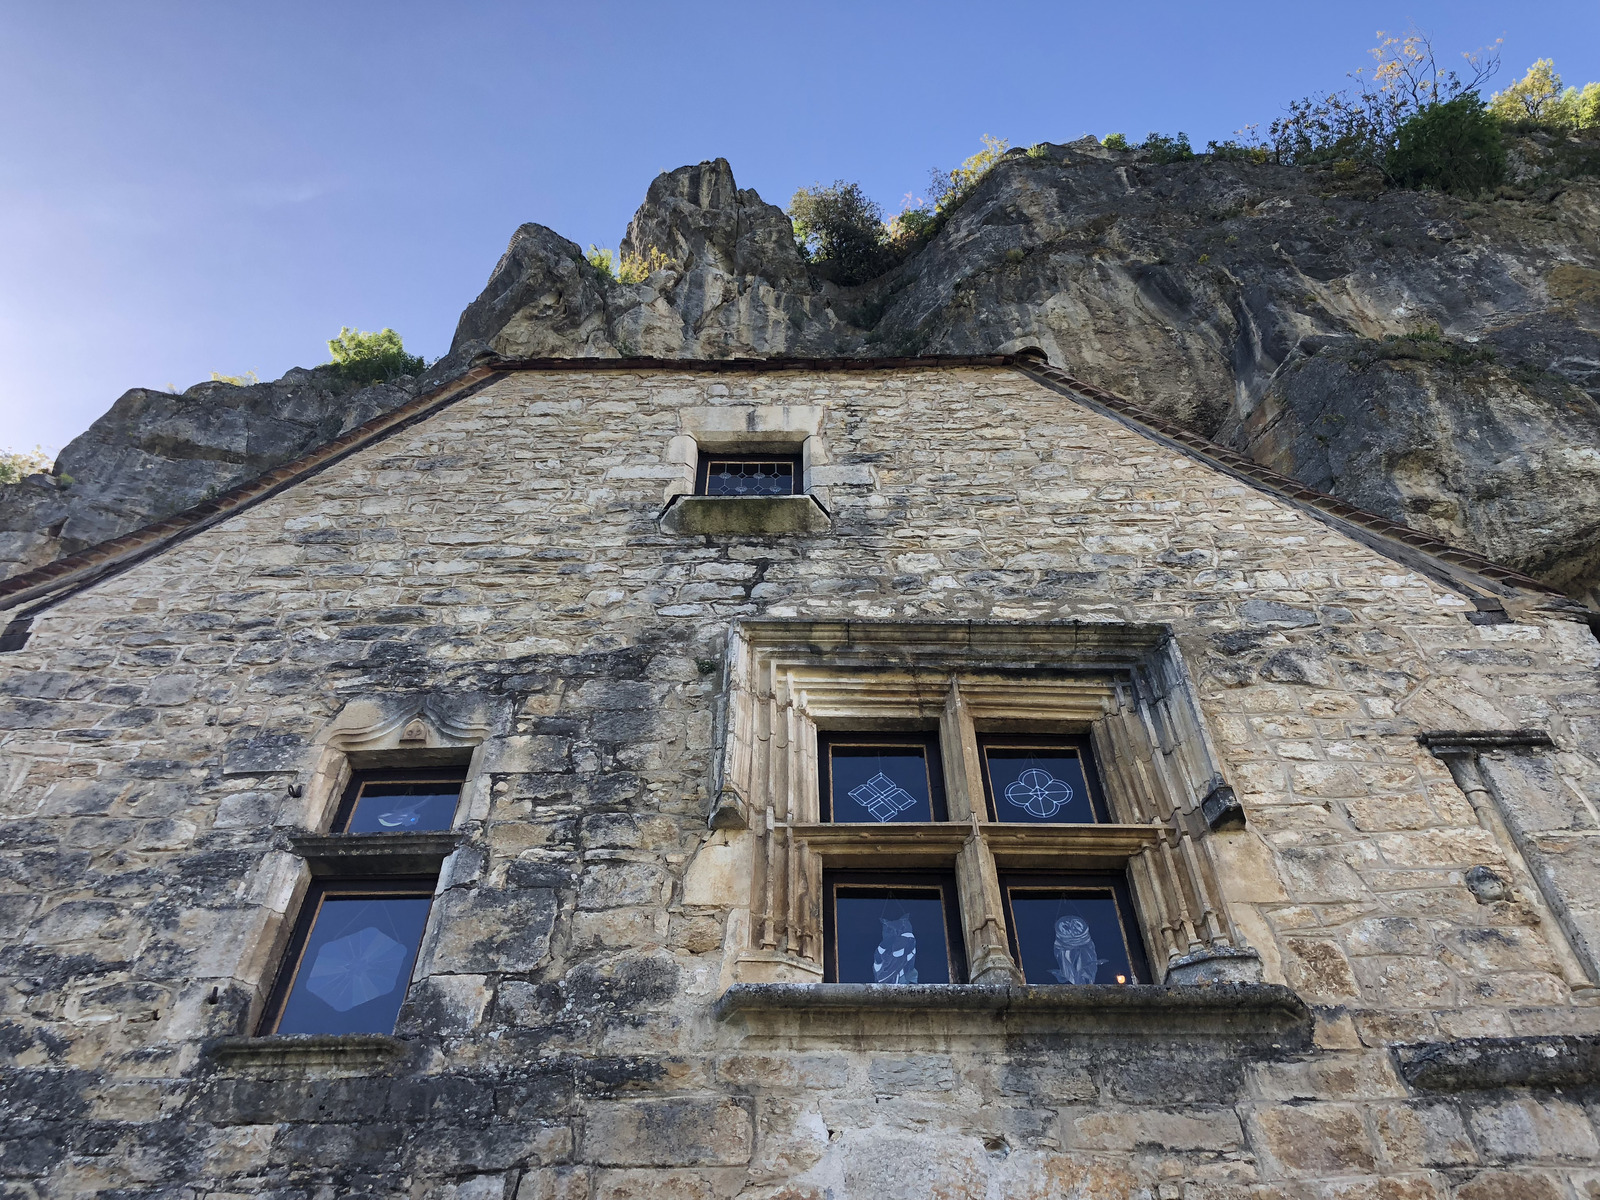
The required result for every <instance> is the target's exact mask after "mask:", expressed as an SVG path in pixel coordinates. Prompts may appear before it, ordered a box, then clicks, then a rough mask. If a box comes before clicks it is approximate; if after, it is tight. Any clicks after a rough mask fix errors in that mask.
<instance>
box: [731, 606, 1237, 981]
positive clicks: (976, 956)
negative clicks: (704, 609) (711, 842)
mask: <svg viewBox="0 0 1600 1200" xmlns="http://www.w3.org/2000/svg"><path fill="white" fill-rule="evenodd" d="M726 683H727V704H726V708H725V711H724V713H723V717H722V720H723V725H722V729H721V731H720V733H721V738H722V743H723V744H722V753H721V755H720V757H719V774H718V778H717V780H716V787H715V791H714V800H713V804H712V812H711V815H710V823H711V825H712V826H713V827H714V828H722V829H726V830H730V831H733V830H744V831H746V832H745V833H744V834H742V835H739V834H735V835H733V836H735V837H740V838H742V839H743V840H744V853H743V854H741V855H740V856H739V858H740V859H742V860H744V861H747V862H748V867H747V871H748V875H749V879H748V883H749V895H750V904H749V908H748V912H747V920H748V929H747V930H746V931H744V932H743V933H742V934H740V935H738V936H739V938H740V940H741V941H742V942H743V944H742V946H741V947H740V948H739V950H738V952H737V955H736V961H735V962H734V964H733V972H732V974H733V978H734V980H735V981H736V982H752V983H753V982H781V981H788V982H805V981H812V982H824V981H833V980H838V981H841V982H867V981H869V977H870V980H871V981H874V982H896V981H898V982H907V983H909V982H912V981H913V980H912V979H911V978H910V977H909V973H907V972H905V971H904V970H902V969H901V968H900V967H898V966H897V965H896V963H897V962H899V963H903V962H904V961H905V959H906V957H907V955H908V954H910V953H911V952H912V950H913V943H914V949H915V955H914V958H915V962H916V964H917V966H916V971H915V974H916V980H915V981H916V982H929V981H931V977H937V978H938V979H939V980H940V981H943V979H944V977H946V976H948V978H949V980H950V981H951V982H970V983H977V984H1022V983H1024V982H1027V983H1029V984H1071V983H1084V982H1091V981H1092V982H1099V983H1112V984H1115V983H1116V982H1118V976H1121V981H1122V982H1125V983H1133V982H1141V983H1142V982H1155V983H1186V982H1201V981H1210V980H1228V981H1233V980H1237V981H1255V980H1259V978H1260V962H1259V959H1258V957H1257V956H1256V954H1255V952H1254V951H1253V950H1251V949H1250V948H1249V946H1248V945H1247V944H1246V943H1245V940H1244V938H1243V936H1242V935H1241V933H1240V931H1239V929H1238V928H1237V926H1236V925H1235V924H1234V922H1233V921H1232V920H1231V918H1230V916H1229V913H1228V911H1227V905H1226V902H1225V900H1224V898H1223V896H1222V893H1221V890H1220V888H1219V886H1218V880H1217V872H1216V868H1215V865H1214V863H1213V861H1212V856H1211V853H1210V850H1209V847H1208V845H1207V841H1208V836H1209V834H1210V832H1211V830H1212V829H1213V828H1216V827H1221V826H1223V825H1226V824H1228V823H1231V822H1236V821H1238V820H1239V819H1240V816H1239V810H1238V806H1237V804H1236V803H1235V802H1233V801H1232V794H1231V790H1230V789H1229V788H1228V787H1227V785H1226V783H1225V782H1224V780H1223V777H1222V773H1221V771H1220V769H1219V765H1218V760H1217V756H1216V754H1215V751H1214V749H1213V748H1212V745H1211V741H1210V739H1209V737H1208V736H1207V735H1206V732H1205V729H1204V726H1203V723H1202V722H1201V719H1200V715H1199V709H1198V706H1197V705H1196V703H1195V701H1194V697H1193V691H1192V685H1191V684H1190V682H1189V679H1188V675H1187V672H1186V671H1185V670H1184V668H1183V664H1182V661H1181V659H1180V657H1179V656H1178V653H1177V649H1176V646H1175V644H1174V642H1173V640H1172V638H1171V636H1170V634H1169V633H1168V631H1167V630H1165V629H1164V628H1161V627H1150V626H1128V625H1083V624H1072V623H1061V624H1049V623H1037V624H1008V623H1002V622H993V623H951V624H944V623H927V624H920V623H905V622H833V621H828V622H794V621H767V620H760V621H749V622H743V623H741V624H739V625H738V626H736V627H735V629H734V631H733V633H732V635H731V638H730V645H729V647H728V653H727V664H726ZM947 928H948V929H951V930H954V931H955V932H954V933H950V934H946V933H945V930H946V929H947ZM896 949H901V950H903V951H904V953H902V954H900V955H898V956H897V955H896V954H895V953H894V952H895V950H896ZM930 949H931V951H932V952H930Z"/></svg>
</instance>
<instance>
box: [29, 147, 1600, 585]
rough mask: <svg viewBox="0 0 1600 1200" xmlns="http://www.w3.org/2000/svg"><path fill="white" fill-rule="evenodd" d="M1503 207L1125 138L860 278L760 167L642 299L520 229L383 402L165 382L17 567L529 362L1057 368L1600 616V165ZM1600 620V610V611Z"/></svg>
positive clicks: (1529, 151)
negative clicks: (960, 359)
mask: <svg viewBox="0 0 1600 1200" xmlns="http://www.w3.org/2000/svg"><path fill="white" fill-rule="evenodd" d="M1513 162H1514V165H1515V169H1516V173H1517V178H1516V185H1515V186H1513V187H1509V188H1505V189H1502V191H1501V193H1500V195H1499V196H1498V197H1497V198H1494V199H1483V200H1477V201H1464V200H1460V199H1455V198H1451V197H1447V196H1439V195H1433V194H1424V193H1417V192H1401V191H1392V190H1386V189H1385V188H1384V187H1383V186H1382V183H1381V180H1379V179H1377V178H1376V177H1374V176H1371V175H1366V174H1362V173H1359V172H1358V173H1354V174H1349V173H1345V172H1339V171H1334V170H1318V169H1303V168H1296V167H1276V166H1270V165H1259V164H1253V163H1247V162H1228V161H1219V160H1215V159H1211V158H1202V159H1197V160H1194V161H1191V162H1186V163H1174V164H1166V165H1156V164H1154V163H1152V162H1150V161H1148V160H1147V159H1146V158H1145V157H1144V156H1143V155H1141V154H1140V153H1137V152H1116V151H1108V150H1105V149H1103V148H1102V147H1100V146H1099V145H1098V143H1096V142H1094V141H1093V139H1085V140H1083V141H1081V142H1076V143H1072V144H1069V145H1061V146H1047V147H1043V148H1041V149H1040V150H1036V151H1035V152H1034V153H1032V154H1024V153H1022V152H1020V151H1013V152H1012V153H1011V154H1009V155H1008V156H1006V157H1005V158H1004V159H1003V160H1002V161H1001V162H1000V163H999V164H998V166H997V167H996V168H995V169H994V170H993V171H992V172H991V173H990V174H989V176H988V177H987V178H986V179H985V180H984V181H983V182H982V184H981V185H980V186H979V187H978V188H977V190H976V191H975V192H974V193H973V194H972V195H971V197H970V198H969V199H968V200H967V201H966V203H965V204H963V205H962V206H961V207H960V208H959V209H957V210H956V211H955V212H954V213H953V214H952V215H951V217H950V219H949V220H948V221H946V222H945V223H944V225H943V226H942V228H940V230H939V232H938V233H937V235H936V236H935V237H934V238H933V239H932V240H931V241H930V242H929V243H928V244H927V245H925V246H924V247H922V248H921V249H920V250H919V251H918V252H916V253H915V254H913V255H912V256H911V257H909V258H908V259H907V260H906V261H904V262H903V263H901V264H900V265H899V266H898V267H897V268H895V269H894V270H892V271H890V272H889V273H888V274H886V275H884V276H883V277H881V278H879V279H877V280H874V281H872V282H870V283H867V284H863V285H860V286H857V287H840V286H838V285H836V284H835V283H834V282H831V280H830V274H829V272H828V270H827V265H826V264H811V263H808V262H807V261H806V260H805V258H804V257H803V256H802V255H801V254H800V253H799V251H798V250H797V249H796V247H795V244H794V239H793V236H792V232H791V229H790V226H789V221H788V219H787V217H785V216H784V214H783V212H782V211H781V210H780V209H778V208H776V207H775V206H773V205H770V204H767V203H766V202H764V201H763V200H762V199H761V197H760V196H758V195H757V194H756V193H755V192H753V191H750V190H748V189H740V188H738V187H737V185H736V184H735V182H734V178H733V173H732V171H731V169H730V168H729V166H728V164H727V163H726V162H725V161H723V160H721V159H718V160H716V161H715V162H707V163H701V164H699V165H697V166H692V167H683V168H680V169H679V170H677V171H673V172H670V173H668V174H664V175H661V176H659V177H658V178H657V179H656V180H655V181H654V183H652V184H651V186H650V190H649V193H648V195H647V196H646V198H645V202H644V204H643V205H642V206H641V208H640V209H639V211H638V213H637V214H636V215H635V217H634V219H633V221H632V223H631V224H630V225H629V227H628V232H627V237H626V239H625V241H624V243H623V250H624V252H625V253H626V252H628V251H643V250H647V249H655V250H659V251H661V252H662V253H664V254H665V255H666V257H667V259H668V260H669V261H670V263H671V265H670V266H668V267H665V268H663V269H660V270H658V271H656V272H655V273H654V274H652V275H651V276H650V278H649V279H648V280H647V281H645V282H642V283H638V284H623V283H618V282H615V281H613V280H611V279H609V278H607V277H606V276H605V275H603V274H601V273H600V272H598V271H597V270H595V269H594V268H593V267H591V266H590V265H589V264H588V263H587V262H585V261H584V259H583V255H582V253H581V251H580V248H579V247H578V246H577V245H575V244H574V243H572V242H569V241H567V240H566V239H565V238H562V237H560V236H559V235H558V234H556V233H555V232H553V231H552V230H549V229H547V228H545V227H543V226H540V225H531V224H530V225H524V226H522V227H521V228H520V229H518V230H517V231H516V233H515V234H514V235H513V237H512V239H511V245H510V247H509V248H508V249H507V251H506V253H505V255H504V257H502V259H501V260H500V262H499V264H498V265H497V266H496V267H495V270H494V272H493V274H492V275H491V277H490V279H489V283H488V285H487V286H486V287H485V289H484V291H483V294H482V295H481V296H479V297H478V299H477V300H475V301H473V302H472V304H470V305H469V306H468V307H467V309H466V311H465V312H464V313H463V314H462V316H461V320H460V324H459V326H458V328H457V331H456V336H455V341H454V343H453V345H452V348H451V353H450V355H449V356H447V358H445V359H444V360H441V362H440V363H439V364H436V366H435V367H434V368H433V369H432V370H430V372H429V373H428V376H427V377H425V378H423V379H420V380H402V381H399V382H398V383H397V384H395V385H390V386H385V387H381V388H375V389H366V390H363V391H357V392H341V391H339V390H337V388H336V387H333V386H331V380H330V379H329V377H328V376H327V374H326V373H325V372H318V371H310V372H307V371H297V372H291V373H290V374H289V375H287V376H285V377H284V378H283V379H282V380H279V381H278V382H276V383H272V384H261V385H258V386H255V387H249V388H232V387H229V386H227V385H223V384H201V385H199V386H198V387H196V388H192V389H190V390H189V391H188V392H186V393H184V394H183V395H182V396H171V395H168V394H166V393H157V392H147V391H143V390H135V391H132V392H129V393H128V394H127V395H125V396H123V397H122V399H120V400H119V401H118V402H117V404H116V405H115V406H113V408H112V410H111V412H109V413H108V414H107V415H106V416H105V417H102V418H101V419H100V420H99V421H97V422H96V423H95V424H94V426H93V427H91V429H90V430H89V431H88V432H87V433H85V434H84V435H83V437H81V438H79V439H77V440H76V441H74V442H73V443H72V444H71V445H70V446H68V447H67V449H66V451H65V452H63V454H62V456H61V460H60V462H59V463H58V465H57V471H58V472H62V473H66V474H70V475H72V476H74V482H73V483H72V485H71V486H70V487H69V488H66V489H64V490H63V489H62V488H60V487H59V486H58V485H57V483H54V482H52V481H51V480H48V479H44V478H42V477H34V479H32V480H30V481H27V482H25V483H23V484H20V485H16V486H13V487H11V488H6V489H0V531H4V532H0V569H4V570H8V571H12V570H16V569H19V568H21V567H23V566H27V565H33V564H35V563H37V562H41V561H46V560H48V558H50V557H53V556H55V555H57V554H60V553H65V552H68V551H70V550H73V549H77V548H80V547H81V546H83V545H85V544H88V543H90V542H93V541H95V540H98V539H100V538H102V537H106V536H110V535H111V534H113V533H116V532H120V531H122V530H125V529H128V528H132V527H134V526H137V525H139V524H141V523H143V522H145V521H148V520H151V519H153V518H156V517H159V516H161V515H164V514H166V513H168V512H172V511H175V510H177V509H179V508H182V507H184V506H186V505H188V504H191V503H194V502H195V501H196V500H199V499H201V498H202V497H203V496H204V495H205V494H206V493H207V491H208V489H220V488H223V487H226V486H229V485H231V484H232V483H234V482H238V481H240V480H242V479H244V478H246V477H248V476H250V475H252V474H255V473H257V472H259V471H261V470H264V469H266V468H267V467H269V466H271V465H273V464H275V463H276V462H280V461H283V460H285V459H287V458H290V457H293V456H294V455H296V454H299V453H301V452H303V451H304V450H305V449H308V448H309V447H310V446H312V445H315V444H317V443H318V441H320V440H325V439H327V438H328V437H331V436H335V435H336V434H337V432H339V431H340V430H341V429H344V428H349V427H351V426H353V425H355V424H358V423H360V421H363V420H365V419H367V418H368V417H370V416H372V415H374V414H375V413H376V412H378V411H382V410H383V409H385V408H388V407H391V406H393V405H394V404H395V403H398V402H399V401H400V400H402V399H404V398H405V397H406V396H408V395H410V394H414V392H415V391H416V390H417V389H419V388H422V387H427V386H431V385H432V383H433V382H435V381H437V380H439V379H442V378H444V377H446V376H448V375H449V374H451V373H453V372H456V371H459V370H460V369H462V368H463V367H464V365H465V364H466V363H467V362H469V361H471V360H472V359H473V358H474V357H475V356H477V355H479V354H482V353H484V352H486V351H488V352H493V353H496V354H500V355H504V356H508V357H530V356H546V355H558V356H574V355H588V356H602V357H614V356H629V355H652V356H660V357H669V358H677V357H709V358H721V357H728V356H739V355H755V356H770V355H905V354H919V353H969V352H970V353H979V352H993V351H1007V350H1015V349H1020V348H1022V347H1026V346H1037V347H1039V348H1041V349H1043V350H1045V351H1046V352H1047V353H1048V354H1049V356H1050V358H1051V360H1052V361H1054V362H1056V363H1057V364H1061V365H1065V366H1066V367H1067V368H1068V369H1070V370H1071V371H1073V372H1074V373H1076V374H1077V375H1079V376H1080V377H1082V378H1084V379H1086V380H1088V381H1090V382H1093V383H1096V384H1099V385H1101V386H1103V387H1106V388H1109V389H1111V390H1113V391H1117V392H1120V393H1122V394H1124V395H1126V396H1128V397H1130V398H1132V399H1134V400H1137V401H1138V402H1140V403H1142V404H1144V405H1147V406H1149V407H1151V408H1154V409H1156V410H1158V411H1160V412H1162V413H1164V414H1165V415H1167V416H1169V417H1171V418H1173V419H1175V420H1177V421H1180V422H1182V423H1184V424H1186V425H1188V426H1189V427H1190V428H1193V429H1195V430H1196V431H1198V432H1200V433H1202V434H1205V435H1206V436H1209V437H1213V438H1216V439H1218V440H1220V441H1223V442H1225V443H1227V444H1230V445H1232V446H1234V447H1235V448H1237V449H1239V450H1241V451H1242V452H1244V453H1246V454H1248V455H1250V456H1251V457H1253V458H1255V459H1256V460H1258V461H1260V462H1262V463H1263V464H1265V465H1268V466H1271V467H1273V468H1275V469H1277V470H1279V471H1282V472H1284V473H1285V474H1289V475H1293V476H1296V477H1297V478H1300V479H1302V480H1303V481H1305V482H1306V483H1307V484H1309V485H1311V486H1313V487H1316V488H1319V489H1322V490H1324V491H1328V492H1331V493H1333V494H1335V495H1337V496H1340V497H1342V498H1344V499H1347V500H1349V501H1350V502H1352V503H1355V504H1359V505H1361V506H1363V507H1366V508H1369V509H1372V510H1374V511H1377V512H1380V513H1383V514H1384V515H1386V516H1389V517H1392V518H1394V519H1397V520H1400V521H1404V522H1406V523H1408V524H1410V525H1413V526H1415V527H1417V528H1419V529H1422V530H1424V531H1426V532H1428V533H1430V534H1433V535H1435V536H1439V537H1443V538H1446V539H1448V540H1451V541H1454V542H1457V543H1460V544H1464V545H1467V546H1470V547H1472V548H1475V549H1478V550H1480V551H1482V552H1483V553H1485V554H1487V555H1489V556H1490V557H1493V558H1496V559H1498V560H1500V561H1502V562H1505V563H1507V564H1508V565H1511V566H1514V567H1517V568H1519V569H1521V570H1524V571H1527V572H1529V573H1531V574H1533V575H1536V576H1539V577H1541V578H1544V579H1546V580H1549V581H1550V582H1552V583H1555V584H1557V585H1558V586H1561V587H1563V588H1565V589H1566V590H1568V591H1569V592H1570V593H1571V594H1573V595H1574V596H1577V597H1579V598H1583V599H1585V600H1587V601H1588V602H1589V603H1591V604H1597V601H1600V537H1597V534H1600V182H1597V181H1596V179H1595V178H1594V172H1595V168H1596V166H1600V144H1596V145H1591V144H1587V143H1582V142H1575V141H1572V140H1570V139H1567V140H1562V139H1548V138H1531V139H1523V140H1522V141H1521V142H1519V143H1518V144H1517V145H1516V146H1515V148H1514V153H1513ZM1597 606H1600V604H1597Z"/></svg>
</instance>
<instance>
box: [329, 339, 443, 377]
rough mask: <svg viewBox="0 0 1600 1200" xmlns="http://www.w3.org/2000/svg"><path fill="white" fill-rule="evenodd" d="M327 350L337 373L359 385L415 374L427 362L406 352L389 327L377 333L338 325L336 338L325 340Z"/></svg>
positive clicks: (403, 345)
mask: <svg viewBox="0 0 1600 1200" xmlns="http://www.w3.org/2000/svg"><path fill="white" fill-rule="evenodd" d="M328 353H329V354H331V355H333V359H332V362H333V365H334V366H335V367H336V368H338V371H339V374H340V375H342V376H343V377H344V378H345V379H347V380H349V381H350V382H351V383H354V384H357V385H359V386H365V385H367V384H369V383H382V382H383V381H384V380H388V379H398V378H399V377H400V376H402V375H415V374H417V372H419V371H421V370H422V369H423V368H424V367H426V366H427V365H428V363H427V360H426V359H424V358H423V357H422V356H421V355H417V354H407V353H406V348H405V344H404V343H403V342H401V340H400V335H399V334H398V333H396V332H395V331H394V330H392V329H389V328H384V329H380V330H379V331H378V332H377V333H363V332H361V331H360V330H358V329H351V328H349V327H344V328H341V329H340V330H339V336H338V337H336V338H329V339H328Z"/></svg>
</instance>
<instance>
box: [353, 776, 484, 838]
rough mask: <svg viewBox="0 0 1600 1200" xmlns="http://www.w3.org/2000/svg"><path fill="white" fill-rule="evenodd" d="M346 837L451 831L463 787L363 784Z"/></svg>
mask: <svg viewBox="0 0 1600 1200" xmlns="http://www.w3.org/2000/svg"><path fill="white" fill-rule="evenodd" d="M359 786H360V789H361V790H360V792H359V793H358V794H357V797H356V805H355V810H354V811H353V812H352V813H351V814H350V824H349V825H348V826H346V828H345V832H346V833H421V832H426V831H428V830H434V829H449V828H450V825H451V822H453V821H454V820H455V815H456V802H457V801H458V800H459V799H460V798H461V784H460V783H458V782H454V781H440V780H432V781H427V782H418V783H407V782H404V781H396V782H381V783H380V782H363V783H361V784H360V785H359Z"/></svg>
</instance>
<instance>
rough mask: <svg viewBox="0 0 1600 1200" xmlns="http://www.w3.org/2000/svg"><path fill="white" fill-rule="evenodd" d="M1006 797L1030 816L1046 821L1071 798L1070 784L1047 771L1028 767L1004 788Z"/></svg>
mask: <svg viewBox="0 0 1600 1200" xmlns="http://www.w3.org/2000/svg"><path fill="white" fill-rule="evenodd" d="M1006 799H1007V800H1009V801H1010V802H1011V803H1012V804H1015V805H1016V806H1017V807H1018V808H1020V809H1023V810H1024V811H1026V812H1027V813H1028V814H1029V815H1030V816H1034V817H1037V818H1038V819H1039V820H1041V821H1048V820H1049V819H1050V818H1051V817H1053V816H1055V815H1056V814H1057V813H1058V812H1060V811H1061V810H1062V809H1063V808H1065V807H1066V806H1067V804H1068V802H1069V801H1070V800H1071V799H1072V785H1071V784H1070V783H1067V782H1065V781H1064V780H1060V779H1057V778H1056V777H1055V776H1054V775H1052V774H1050V772H1049V771H1041V770H1040V769H1039V768H1038V767H1029V768H1028V769H1027V770H1026V771H1024V772H1023V773H1022V774H1021V775H1018V776H1017V778H1016V779H1015V781H1013V782H1012V783H1011V785H1010V786H1009V787H1007V788H1006Z"/></svg>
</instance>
